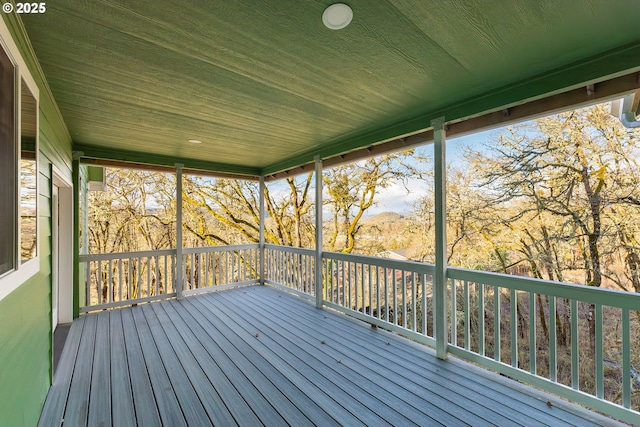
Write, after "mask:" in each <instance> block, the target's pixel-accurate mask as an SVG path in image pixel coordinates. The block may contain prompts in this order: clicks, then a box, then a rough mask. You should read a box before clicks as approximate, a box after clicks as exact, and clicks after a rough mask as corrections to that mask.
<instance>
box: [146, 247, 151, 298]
mask: <svg viewBox="0 0 640 427" xmlns="http://www.w3.org/2000/svg"><path fill="white" fill-rule="evenodd" d="M147 296H149V297H150V296H151V257H150V256H148V257H147Z"/></svg>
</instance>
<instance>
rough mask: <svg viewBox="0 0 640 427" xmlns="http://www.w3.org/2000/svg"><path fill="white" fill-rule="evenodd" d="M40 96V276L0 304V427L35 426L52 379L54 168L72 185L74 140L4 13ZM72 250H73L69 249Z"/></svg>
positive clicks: (18, 29)
mask: <svg viewBox="0 0 640 427" xmlns="http://www.w3.org/2000/svg"><path fill="white" fill-rule="evenodd" d="M0 19H3V20H4V22H5V24H6V25H7V27H8V28H9V30H10V31H11V33H12V35H13V39H14V41H15V43H16V44H17V45H18V48H19V49H20V51H21V54H22V57H23V59H24V60H25V62H26V63H27V65H28V67H29V70H30V72H31V75H32V77H33V78H34V80H35V81H36V84H37V85H38V88H39V91H40V105H39V107H40V111H39V125H40V129H39V137H40V145H39V148H40V152H39V156H38V161H39V164H38V171H39V175H38V185H39V187H38V193H39V195H38V208H39V212H38V214H39V218H38V238H39V247H38V255H39V257H40V271H39V273H37V274H36V275H34V276H33V277H32V278H30V279H29V280H28V281H27V282H25V283H23V284H22V285H21V286H19V287H18V288H17V289H16V290H15V291H13V292H12V293H11V294H9V295H8V296H7V297H6V298H4V299H3V300H1V301H0V367H1V369H0V426H23V425H25V426H28V425H35V424H36V423H37V422H38V418H39V416H40V410H41V408H42V405H43V404H44V400H45V398H46V395H47V391H48V389H49V386H50V382H51V380H50V378H51V201H50V198H51V165H52V164H54V165H55V166H56V169H57V170H59V171H60V172H61V173H62V174H63V175H64V177H65V178H67V179H68V180H71V158H72V154H71V138H70V136H69V133H68V131H67V129H66V126H65V124H64V122H63V121H62V118H61V115H60V113H59V111H58V109H57V106H56V105H55V102H54V101H53V97H52V96H51V94H50V91H49V90H48V87H47V84H46V82H45V79H44V76H43V75H42V74H41V73H40V67H39V65H38V63H37V59H36V58H35V55H33V52H32V49H31V45H30V43H29V41H28V40H27V39H26V38H25V35H24V32H23V28H22V23H21V22H20V18H19V17H18V15H16V14H2V18H0ZM69 250H71V248H69Z"/></svg>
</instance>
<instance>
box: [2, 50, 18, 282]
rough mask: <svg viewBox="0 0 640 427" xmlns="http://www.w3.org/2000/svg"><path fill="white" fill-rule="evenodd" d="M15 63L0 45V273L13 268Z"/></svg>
mask: <svg viewBox="0 0 640 427" xmlns="http://www.w3.org/2000/svg"><path fill="white" fill-rule="evenodd" d="M14 79H15V67H14V65H13V63H12V62H11V60H10V59H9V57H8V56H7V54H6V53H5V51H4V50H3V49H2V48H1V47H0V275H2V274H4V273H6V272H8V271H11V270H13V269H15V268H16V265H15V264H16V256H15V249H14V248H15V247H16V237H17V235H16V223H17V221H16V211H17V209H16V203H17V200H16V199H17V197H16V189H17V186H16V176H17V173H16V159H17V153H16V137H15V131H16V129H15V88H14Z"/></svg>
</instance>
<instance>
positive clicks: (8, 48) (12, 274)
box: [0, 19, 42, 301]
mask: <svg viewBox="0 0 640 427" xmlns="http://www.w3.org/2000/svg"><path fill="white" fill-rule="evenodd" d="M0 49H2V50H3V52H4V54H6V55H7V56H8V57H9V60H10V61H11V62H12V63H13V65H14V106H13V107H14V121H15V123H14V127H15V133H14V138H15V141H16V155H15V156H14V162H15V164H16V176H15V178H16V180H17V184H16V192H15V193H14V197H15V202H16V204H15V214H14V227H13V230H12V232H13V233H14V236H15V242H14V245H13V256H14V268H13V269H12V270H9V271H6V272H5V273H3V274H2V275H0V301H1V300H3V299H4V298H5V297H6V296H7V295H9V294H10V293H12V292H13V291H14V290H16V289H17V288H19V287H20V286H21V285H22V284H24V283H25V282H26V281H27V280H29V279H30V278H32V277H33V276H35V275H36V274H37V273H39V272H40V261H41V260H40V252H41V250H40V249H41V247H40V234H41V228H40V212H41V208H42V207H41V206H40V204H41V202H40V200H39V199H40V182H39V181H40V166H41V165H40V135H39V134H40V117H39V116H40V90H39V88H38V85H37V84H36V82H35V80H34V79H33V76H32V75H31V73H30V72H29V69H28V67H27V65H26V63H25V61H24V59H23V58H22V56H21V54H20V50H19V49H18V46H17V45H16V44H15V42H14V40H13V37H12V36H11V33H10V31H9V29H8V27H7V26H6V24H5V22H4V20H2V19H0ZM23 83H24V85H25V86H27V87H28V88H29V91H30V92H31V95H32V96H33V98H34V99H35V103H36V117H35V120H36V135H35V158H36V167H35V173H36V182H35V185H36V189H35V192H36V212H35V214H36V243H35V244H36V255H35V256H34V257H33V258H31V259H29V260H26V261H25V262H24V263H23V262H22V261H21V242H20V239H21V227H20V221H21V214H20V206H21V200H20V194H21V192H20V191H21V189H20V173H21V171H20V169H21V167H20V165H21V157H22V154H21V136H22V135H21V134H22V129H21V128H22V126H21V124H22V108H21V106H22V84H23Z"/></svg>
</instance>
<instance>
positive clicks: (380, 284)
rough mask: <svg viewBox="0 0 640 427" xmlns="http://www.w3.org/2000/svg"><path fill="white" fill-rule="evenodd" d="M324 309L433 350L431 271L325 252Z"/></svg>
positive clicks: (415, 265)
mask: <svg viewBox="0 0 640 427" xmlns="http://www.w3.org/2000/svg"><path fill="white" fill-rule="evenodd" d="M322 258H323V263H324V264H323V274H324V278H323V288H324V289H323V299H324V303H325V305H328V306H330V307H332V308H335V309H337V310H339V311H343V312H345V313H347V314H350V315H352V316H355V317H357V318H360V319H362V320H365V321H367V322H369V323H371V324H373V325H377V326H382V327H384V328H386V329H389V330H392V331H395V332H400V333H402V334H404V335H407V336H408V337H410V338H412V339H415V340H418V341H422V342H425V343H427V344H430V345H434V344H435V340H434V339H433V325H434V314H435V313H434V310H433V301H434V300H433V273H434V267H433V266H432V265H428V264H423V263H417V262H408V261H396V260H390V259H387V258H379V257H370V256H361V255H351V254H344V253H336V252H324V253H323V254H322Z"/></svg>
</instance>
